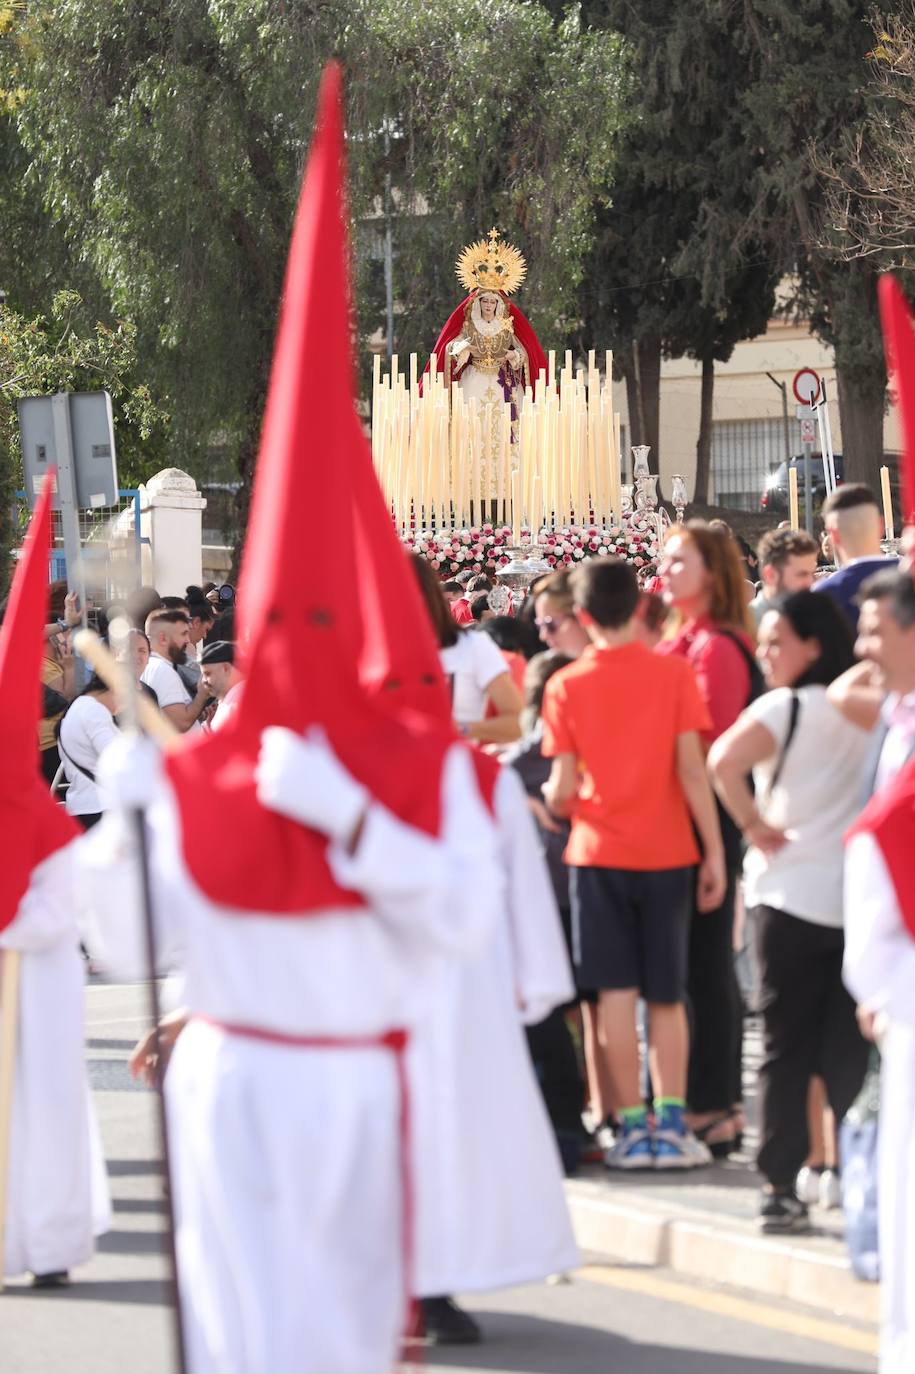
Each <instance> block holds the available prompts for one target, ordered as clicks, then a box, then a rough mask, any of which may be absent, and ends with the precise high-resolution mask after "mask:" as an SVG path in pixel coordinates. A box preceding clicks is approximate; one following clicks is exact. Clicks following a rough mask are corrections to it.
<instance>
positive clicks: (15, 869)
mask: <svg viewBox="0 0 915 1374" xmlns="http://www.w3.org/2000/svg"><path fill="white" fill-rule="evenodd" d="M51 487H52V478H50V477H48V478H46V479H45V484H44V488H43V490H42V493H41V495H40V496H39V498H38V501H37V503H36V505H35V510H34V512H33V514H32V519H31V522H30V524H29V530H28V534H27V535H26V538H25V544H24V546H23V551H22V557H21V558H20V560H19V563H18V565H17V567H16V573H15V576H14V578H13V586H12V590H11V591H10V597H9V602H8V603H7V609H6V616H5V617H4V620H3V625H2V627H0V758H2V759H3V767H2V770H0V833H2V835H3V862H2V864H0V930H3V929H5V927H6V926H8V925H9V924H10V922H11V921H12V920H13V918H14V917H15V915H16V912H17V910H18V908H19V903H20V902H21V900H22V898H23V895H24V894H25V891H26V888H27V887H28V885H29V879H30V877H31V874H32V869H33V868H35V867H37V865H38V864H40V863H41V862H42V860H43V859H46V858H48V856H49V855H51V854H53V853H54V851H55V850H57V849H60V848H61V846H62V845H65V844H67V843H68V842H69V841H70V840H72V839H75V837H76V836H77V835H78V834H79V827H78V826H77V825H76V822H75V821H74V820H73V819H72V818H71V817H70V816H68V815H67V813H66V811H64V809H63V807H61V806H58V805H57V803H56V802H54V801H52V800H51V796H50V793H49V792H48V788H47V785H46V783H45V781H44V779H43V778H42V776H41V772H40V770H39V760H38V722H39V720H40V719H41V660H42V657H43V654H44V627H45V625H46V624H47V618H48V551H49V548H50V543H51Z"/></svg>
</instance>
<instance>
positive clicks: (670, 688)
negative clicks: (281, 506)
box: [414, 485, 915, 1233]
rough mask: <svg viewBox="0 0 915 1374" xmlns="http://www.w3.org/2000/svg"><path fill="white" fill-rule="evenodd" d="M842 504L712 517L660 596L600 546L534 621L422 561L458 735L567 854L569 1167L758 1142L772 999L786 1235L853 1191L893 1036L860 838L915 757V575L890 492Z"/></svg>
mask: <svg viewBox="0 0 915 1374" xmlns="http://www.w3.org/2000/svg"><path fill="white" fill-rule="evenodd" d="M823 522H824V526H825V533H824V540H823V543H822V544H821V543H818V542H817V541H816V540H815V539H813V538H812V536H810V535H809V534H807V533H805V532H804V531H800V530H793V529H790V528H788V527H787V526H781V527H779V528H778V529H776V530H772V531H769V532H767V533H766V534H765V535H764V536H763V538H762V539H761V540H760V543H759V546H758V549H757V551H756V559H755V560H754V561H753V564H748V559H747V557H746V549H745V548H744V547H741V544H740V543H739V542H738V541H737V540H735V539H734V537H733V536H732V534H731V531H730V530H729V529H728V527H727V526H725V525H723V523H722V522H713V523H712V524H711V525H709V524H704V523H702V522H699V521H690V522H688V523H687V524H686V525H685V526H682V527H675V528H674V529H673V531H672V532H671V534H670V536H669V538H668V539H667V542H666V544H665V546H664V549H663V551H662V557H661V562H660V567H659V576H658V577H657V578H654V579H652V581H651V582H650V583H649V587H650V589H646V588H645V587H640V586H639V583H638V581H637V579H636V575H635V573H634V571H633V570H632V569H630V568H629V567H628V566H626V565H622V564H617V563H615V562H614V561H613V560H592V561H591V562H589V563H586V564H582V565H581V566H580V567H579V568H577V569H574V570H562V571H558V572H554V573H552V574H550V575H548V576H546V577H544V578H542V579H541V580H540V581H539V582H537V583H536V584H535V585H534V586H533V588H532V589H531V594H530V596H529V598H528V599H527V601H526V603H525V604H524V605H523V606H521V607H520V608H519V610H518V612H517V614H516V615H513V616H505V615H500V614H497V613H496V611H494V610H493V609H492V607H491V605H490V597H489V591H490V590H491V586H492V584H491V583H490V582H489V580H488V579H487V578H486V577H485V576H483V575H480V574H471V573H465V574H462V575H460V576H459V577H458V578H457V579H456V580H455V581H451V582H446V583H444V584H440V583H439V582H438V581H437V579H436V578H435V577H434V575H433V574H432V572H431V570H430V569H429V566H428V564H426V563H425V562H424V561H423V560H421V559H419V558H418V557H417V558H415V559H414V565H415V572H416V575H417V579H418V581H419V584H420V586H421V589H422V591H423V595H424V600H425V603H426V606H427V608H428V610H429V613H430V618H431V620H432V623H433V625H434V626H435V628H436V635H437V639H438V642H439V645H440V647H441V651H442V664H443V667H444V669H445V672H446V674H447V676H448V679H449V682H450V684H451V693H452V702H453V705H454V715H455V720H456V722H457V724H458V728H459V729H460V731H461V733H462V734H465V735H466V736H468V737H469V738H472V739H475V740H477V741H479V742H482V743H485V744H486V746H487V747H488V748H490V749H492V750H494V751H495V752H498V754H499V756H500V757H501V760H502V762H503V763H504V765H505V766H507V767H512V768H514V769H516V770H517V771H518V772H519V774H520V776H521V778H522V780H523V782H524V785H525V788H526V790H527V793H528V804H529V807H530V809H531V811H532V812H533V814H534V816H535V819H536V821H537V824H538V827H539V830H540V835H541V841H542V844H543V846H544V850H545V852H546V854H547V857H548V860H549V871H550V877H551V881H552V884H553V888H554V892H555V895H556V900H557V905H558V908H559V911H560V914H561V917H562V922H563V927H564V930H565V933H566V938H567V942H568V948H569V952H570V955H571V957H572V960H573V966H574V969H575V976H576V986H577V996H576V1003H575V1004H574V1005H573V1006H570V1007H566V1008H561V1009H557V1011H556V1012H554V1013H553V1014H552V1015H551V1016H550V1017H549V1018H548V1019H547V1021H546V1022H544V1024H543V1025H541V1026H538V1027H534V1028H531V1029H530V1030H529V1041H530V1046H531V1051H532V1053H533V1055H534V1059H535V1063H536V1065H537V1069H538V1076H539V1079H540V1082H541V1086H542V1087H543V1090H544V1094H545V1097H546V1101H547V1105H548V1107H549V1110H550V1114H551V1119H552V1121H553V1125H554V1128H555V1130H556V1133H557V1139H558V1141H559V1144H560V1148H561V1151H562V1156H563V1160H564V1163H565V1166H566V1169H567V1170H568V1171H569V1172H572V1171H574V1170H575V1168H576V1167H577V1166H578V1165H579V1163H580V1162H581V1160H582V1159H585V1160H593V1159H595V1158H598V1157H601V1158H603V1160H604V1162H605V1164H606V1165H607V1166H608V1167H609V1168H612V1169H642V1168H653V1169H689V1168H693V1167H695V1166H696V1165H701V1164H708V1163H710V1162H711V1161H712V1160H713V1159H724V1158H727V1157H728V1156H730V1155H731V1154H733V1153H734V1152H736V1151H738V1150H740V1148H741V1147H742V1145H743V1139H744V1133H745V1129H746V1116H745V1112H744V1107H743V1067H742V1043H743V1020H744V1016H745V1014H746V1012H747V1011H748V1010H750V1009H752V1010H754V1011H756V1012H758V1013H759V1014H760V1015H761V1017H762V1024H763V1034H764V1059H763V1063H762V1066H761V1069H760V1073H759V1084H758V1088H759V1102H760V1114H761V1120H760V1147H759V1153H758V1161H757V1162H758V1167H759V1171H760V1174H761V1178H762V1197H761V1203H760V1225H761V1228H762V1230H763V1231H764V1232H766V1233H784V1232H797V1231H800V1230H805V1229H808V1228H809V1226H810V1217H809V1207H810V1205H811V1204H820V1203H822V1204H823V1205H826V1206H835V1205H837V1204H838V1201H839V1196H840V1194H839V1186H838V1155H837V1148H836V1124H837V1123H838V1122H841V1120H842V1118H843V1117H844V1115H845V1113H846V1111H847V1110H848V1108H849V1106H850V1105H851V1103H852V1102H853V1101H854V1099H855V1097H856V1095H857V1093H858V1091H859V1089H860V1088H861V1085H862V1082H863V1079H864V1074H865V1071H866V1068H867V1063H868V1053H869V1050H868V1044H867V1040H866V1039H865V1036H864V1034H863V1033H862V1030H861V1028H860V1026H859V1022H858V1018H857V1017H856V1009H855V1004H854V1001H853V1000H852V998H851V996H850V994H849V993H848V991H847V990H846V988H845V985H844V983H843V974H842V967H843V947H844V938H843V925H844V904H843V879H842V874H843V866H842V850H843V840H844V837H845V834H846V832H847V831H848V829H849V827H850V826H851V825H852V823H853V822H854V820H855V818H856V816H857V815H858V813H859V812H860V811H861V809H862V807H863V805H864V803H865V802H866V800H867V799H868V797H869V796H871V795H872V794H873V792H874V790H875V787H876V786H879V785H885V784H886V783H888V782H889V781H890V780H891V779H892V777H893V776H894V774H895V773H896V772H897V771H898V769H899V767H900V766H901V765H902V764H903V763H904V762H905V761H906V759H907V758H908V756H909V754H910V753H911V751H912V750H913V749H915V722H912V727H913V728H910V729H908V730H907V729H906V725H905V722H906V721H907V720H908V716H907V715H906V711H907V708H906V706H905V705H902V706H900V705H899V704H898V703H899V702H902V703H905V701H906V698H907V696H908V695H909V693H910V692H911V691H912V689H913V687H915V681H911V680H910V679H909V678H908V677H907V676H906V675H905V674H906V667H905V666H903V665H907V667H908V671H909V673H911V672H912V671H913V670H915V637H913V639H912V642H910V641H909V639H907V637H906V628H907V627H906V613H905V604H906V598H908V597H910V596H911V586H912V584H911V579H910V577H909V575H908V573H907V572H906V571H905V570H904V569H903V570H900V569H899V567H898V566H897V559H896V558H894V557H892V556H887V555H886V554H885V553H884V551H883V549H882V548H881V539H882V534H883V531H882V522H881V513H880V509H879V506H878V504H877V500H876V498H875V496H874V495H873V493H872V492H871V491H870V490H869V489H867V488H866V487H863V486H861V485H846V486H843V487H840V488H839V489H838V490H837V491H836V493H835V494H834V495H833V496H832V497H831V498H830V499H829V500H828V501H827V503H826V505H825V506H824V509H823ZM830 557H831V558H834V559H835V566H834V567H833V566H831V565H830V563H829V561H828V560H829V558H830ZM754 565H755V566H754ZM750 571H758V575H759V580H758V582H755V581H751V580H750V578H749V577H748V572H750ZM890 607H892V608H893V609H892V610H891V609H890ZM859 616H860V619H861V623H860V626H859V623H858V622H859ZM871 627H873V629H872V628H871ZM897 628H898V635H897V633H896V630H897ZM856 636H857V641H856ZM894 649H895V654H894ZM888 657H889V658H891V659H892V661H891V662H890V661H888ZM884 715H886V716H887V717H889V716H893V717H894V719H897V720H898V721H899V723H897V724H896V725H895V727H894V728H893V729H892V732H891V733H892V738H891V741H890V744H889V745H888V746H887V745H886V744H885V742H884V741H883V740H882V733H883V730H882V727H881V725H880V721H881V720H883V719H884ZM878 756H879V757H881V758H882V763H880V762H878ZM748 944H749V945H751V947H752V949H753V951H754V953H755V958H754V959H753V960H752V963H751V966H752V968H753V969H754V971H755V984H754V985H751V986H749V987H743V988H742V987H741V986H740V985H739V983H738V978H737V975H736V971H735V949H737V948H740V947H742V946H746V945H748ZM578 1045H580V1046H581V1050H580V1052H579V1051H578V1050H577V1046H578ZM583 1103H584V1104H586V1107H585V1111H584V1118H583V1117H582V1104H583ZM582 1119H584V1123H585V1125H584V1127H583V1125H582Z"/></svg>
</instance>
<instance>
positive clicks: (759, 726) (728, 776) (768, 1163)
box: [709, 591, 870, 1233]
mask: <svg viewBox="0 0 915 1374" xmlns="http://www.w3.org/2000/svg"><path fill="white" fill-rule="evenodd" d="M757 656H758V658H759V662H760V667H761V668H762V671H763V674H764V676H765V678H766V683H767V685H768V686H769V688H770V689H771V690H770V691H769V692H767V693H766V694H765V695H764V696H762V697H759V698H758V699H757V700H756V701H754V702H751V704H750V705H749V706H748V707H747V708H746V710H745V711H744V712H743V714H742V715H741V716H740V717H739V719H738V720H737V721H736V722H735V724H734V725H732V726H731V728H730V729H729V730H727V731H726V732H725V733H724V734H723V735H722V736H721V737H720V738H719V739H718V740H717V741H716V742H715V744H714V745H713V746H712V749H711V752H710V754H709V767H710V769H711V772H712V776H713V779H714V782H715V786H716V788H717V790H718V794H719V796H720V797H721V800H722V801H723V802H724V805H725V806H726V807H727V809H728V810H729V811H730V813H731V815H732V816H733V818H734V820H735V822H736V823H737V825H738V826H739V828H740V830H741V831H742V833H743V836H744V839H745V840H746V842H747V845H748V849H747V854H746V858H745V860H744V883H745V898H746V905H747V908H748V910H752V913H753V919H754V925H755V932H756V944H757V956H758V961H759V970H760V984H761V987H760V1000H761V1009H762V1015H763V1027H764V1033H765V1059H764V1061H763V1065H762V1067H761V1069H760V1075H759V1078H760V1109H761V1115H762V1121H761V1135H760V1151H759V1156H758V1160H757V1163H758V1167H759V1169H760V1172H761V1173H762V1174H763V1176H764V1178H765V1180H766V1187H765V1190H764V1194H763V1200H762V1207H761V1212H760V1222H761V1227H762V1230H763V1231H765V1232H769V1233H785V1232H789V1231H802V1230H806V1229H808V1227H809V1220H808V1217H807V1208H806V1205H805V1204H804V1203H803V1202H801V1201H800V1200H799V1199H798V1198H797V1196H796V1195H795V1191H794V1181H795V1178H796V1176H797V1174H798V1171H799V1169H800V1168H801V1166H802V1164H803V1163H804V1160H805V1157H806V1155H807V1148H808V1126H807V1091H808V1086H809V1084H810V1080H811V1078H812V1077H813V1076H814V1075H820V1076H821V1077H822V1078H823V1080H824V1082H825V1085H826V1093H827V1098H828V1101H829V1105H830V1106H831V1107H832V1110H833V1112H834V1114H835V1117H836V1120H837V1121H841V1119H842V1117H843V1116H844V1115H845V1113H846V1111H847V1110H848V1108H849V1107H850V1106H851V1104H852V1102H853V1100H854V1098H855V1096H856V1095H857V1093H858V1091H859V1089H860V1087H861V1084H862V1082H863V1079H864V1073H865V1069H866V1067H867V1056H868V1049H867V1045H866V1043H865V1042H864V1040H863V1039H862V1037H861V1035H860V1033H859V1031H858V1026H857V1022H856V1019H855V1007H854V1003H853V1001H852V999H851V997H850V996H849V995H848V993H847V992H846V990H845V988H844V986H843V984H842V955H843V950H844V934H843V929H842V869H843V850H842V837H843V835H844V833H845V831H846V829H847V828H848V826H849V825H850V824H851V822H852V821H853V820H854V818H855V815H856V814H857V811H858V806H859V800H860V791H861V779H862V774H863V770H864V766H865V760H866V756H867V752H868V748H869V741H870V737H869V735H868V734H867V733H866V732H865V731H864V730H861V729H859V728H858V727H857V726H855V725H853V724H851V723H850V722H849V721H847V720H845V719H844V718H843V716H842V715H841V714H840V713H839V711H838V710H837V709H836V708H835V707H834V706H833V705H832V704H831V702H830V701H829V700H828V699H827V694H826V689H827V687H828V686H829V684H830V683H831V682H832V681H833V680H834V679H835V678H837V677H838V676H839V675H840V674H841V673H843V672H845V671H846V670H847V669H848V668H849V667H850V666H851V664H852V662H853V646H852V637H851V629H850V627H849V626H848V624H847V622H846V619H845V617H844V615H843V613H842V612H841V610H840V609H839V608H838V607H837V606H836V605H835V603H834V602H833V601H832V600H831V598H830V597H828V596H816V595H814V594H813V593H812V592H809V591H804V592H796V593H794V594H793V595H791V596H786V597H784V598H782V599H780V600H778V601H775V602H773V603H772V607H771V609H770V610H768V611H766V613H765V614H764V616H763V618H762V620H761V622H760V626H759V642H758V648H757ZM751 770H752V774H753V783H754V787H755V796H754V793H753V791H752V790H751V788H750V785H749V780H748V774H749V773H750V771H751Z"/></svg>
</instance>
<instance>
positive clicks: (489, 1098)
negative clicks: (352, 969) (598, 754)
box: [410, 769, 578, 1297]
mask: <svg viewBox="0 0 915 1374" xmlns="http://www.w3.org/2000/svg"><path fill="white" fill-rule="evenodd" d="M495 813H496V820H497V825H498V830H499V840H500V849H501V856H502V863H503V869H504V878H505V882H504V886H503V892H504V896H503V898H502V906H501V911H500V916H499V920H498V921H497V922H496V923H495V924H494V925H493V927H492V929H491V932H490V934H489V938H488V939H487V941H486V943H485V944H484V945H483V946H482V948H480V949H479V950H478V951H477V952H476V953H475V954H474V955H473V957H472V958H471V959H469V960H465V961H463V962H461V963H460V964H458V963H456V962H454V961H451V962H450V963H445V962H444V961H443V962H442V963H441V965H440V968H439V970H438V973H437V976H436V979H435V985H434V988H433V990H432V996H431V999H430V1002H429V1015H428V1018H427V1020H426V1022H425V1024H424V1025H423V1026H421V1027H420V1029H419V1031H418V1033H417V1035H416V1036H415V1037H414V1041H413V1046H412V1048H411V1056H410V1068H411V1084H412V1087H411V1093H412V1098H413V1102H414V1104H415V1112H414V1122H415V1126H414V1143H415V1158H416V1168H415V1174H416V1180H417V1239H416V1269H417V1291H418V1293H419V1294H420V1295H421V1296H423V1297H434V1296H437V1295H442V1294H450V1293H458V1292H468V1291H474V1290H476V1291H479V1290H482V1289H488V1288H498V1287H502V1286H506V1285H510V1284H517V1283H526V1282H530V1281H533V1280H536V1279H541V1278H545V1277H546V1276H547V1275H549V1274H553V1273H558V1272H561V1271H563V1270H567V1269H571V1268H574V1267H575V1266H576V1265H577V1264H578V1252H577V1250H576V1247H575V1241H574V1238H573V1235H572V1227H571V1223H570V1221H569V1214H568V1209H567V1206H566V1201H565V1194H564V1191H563V1182H562V1178H563V1174H562V1164H561V1162H560V1159H559V1153H558V1150H557V1148H556V1143H555V1138H554V1135H553V1131H552V1127H551V1126H550V1122H549V1118H548V1116H547V1112H546V1108H545V1106H544V1103H543V1098H542V1095H541V1092H540V1089H539V1086H538V1084H537V1080H536V1077H535V1074H534V1070H533V1065H532V1063H531V1057H530V1052H529V1050H528V1046H527V1040H526V1038H525V1034H524V1026H523V1021H527V1022H528V1024H535V1023H536V1022H538V1021H541V1020H542V1019H543V1018H544V1016H546V1015H547V1013H548V1012H550V1011H551V1010H552V1009H553V1008H554V1007H556V1006H560V1005H562V1004H564V1003H565V1002H568V1001H570V1000H571V999H572V998H573V997H574V984H573V982H572V975H571V970H570V968H569V959H568V954H567V952H566V946H565V940H564V938H563V934H562V927H561V924H560V920H559V912H558V910H557V908H556V903H555V900H554V898H553V889H552V885H551V883H550V878H549V873H548V872H547V868H546V863H545V860H544V858H543V853H542V850H541V847H540V841H539V839H538V836H537V831H536V827H535V825H534V822H533V819H532V817H531V815H530V812H529V810H528V806H527V799H526V796H525V793H524V788H523V787H522V785H521V782H520V780H519V779H518V777H517V776H516V775H515V773H514V772H512V771H511V770H510V769H504V770H503V771H502V773H501V775H500V777H499V779H498V782H497V784H496V790H495Z"/></svg>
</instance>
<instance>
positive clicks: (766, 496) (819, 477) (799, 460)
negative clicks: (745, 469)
mask: <svg viewBox="0 0 915 1374" xmlns="http://www.w3.org/2000/svg"><path fill="white" fill-rule="evenodd" d="M791 466H792V467H793V468H794V469H795V470H796V471H797V495H798V501H799V502H800V503H801V504H802V505H803V502H804V455H803V454H797V455H796V456H795V457H794V458H792V459H791ZM835 467H836V482H841V481H842V477H843V464H842V455H841V453H837V454H835ZM810 482H811V486H812V488H813V507H814V510H818V509H819V507H820V506H822V504H823V502H824V501H825V499H826V477H825V475H824V472H823V459H822V457H821V456H820V454H819V453H815V454H814V455H813V457H812V458H811V459H810ZM759 505H760V509H761V510H764V511H769V512H771V514H773V515H782V514H784V515H787V514H788V464H787V462H784V463H779V465H778V467H777V468H776V469H775V471H774V472H770V473H769V475H768V477H767V478H766V485H765V487H764V488H763V493H762V496H761V497H760V498H759Z"/></svg>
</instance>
